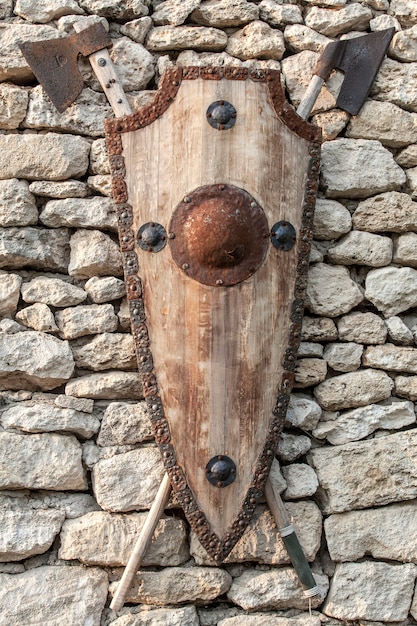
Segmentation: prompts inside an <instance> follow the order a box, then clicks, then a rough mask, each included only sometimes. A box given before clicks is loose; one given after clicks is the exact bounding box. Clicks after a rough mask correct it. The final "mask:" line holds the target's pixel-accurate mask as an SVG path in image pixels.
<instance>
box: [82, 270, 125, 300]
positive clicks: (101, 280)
mask: <svg viewBox="0 0 417 626" xmlns="http://www.w3.org/2000/svg"><path fill="white" fill-rule="evenodd" d="M85 290H86V292H87V293H88V295H89V296H90V298H91V299H92V301H93V302H94V303H95V304H102V303H103V302H110V301H111V300H118V299H119V298H123V296H125V295H126V286H125V284H124V282H123V281H122V280H120V279H119V278H116V277H115V276H101V277H99V276H92V277H91V278H90V279H89V280H87V282H86V283H85Z"/></svg>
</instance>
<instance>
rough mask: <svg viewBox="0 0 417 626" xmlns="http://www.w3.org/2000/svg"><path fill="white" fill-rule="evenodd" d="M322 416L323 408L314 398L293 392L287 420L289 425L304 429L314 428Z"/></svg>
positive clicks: (286, 416)
mask: <svg viewBox="0 0 417 626" xmlns="http://www.w3.org/2000/svg"><path fill="white" fill-rule="evenodd" d="M320 417H321V408H320V406H319V405H318V404H317V402H315V401H314V400H313V399H312V398H308V397H304V396H300V395H297V394H294V393H292V394H291V395H290V401H289V404H288V409H287V413H286V415H285V421H286V423H287V424H288V425H290V426H294V427H295V428H300V429H302V430H312V429H313V428H315V426H316V425H317V423H318V421H319V420H320Z"/></svg>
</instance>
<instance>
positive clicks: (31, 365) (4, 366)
mask: <svg viewBox="0 0 417 626" xmlns="http://www.w3.org/2000/svg"><path fill="white" fill-rule="evenodd" d="M73 371H74V359H73V356H72V352H71V349H70V347H69V344H68V342H67V341H61V340H60V339H57V338H56V337H52V336H51V335H47V334H45V333H41V332H37V331H32V330H28V331H26V332H24V333H16V334H14V335H7V334H5V333H0V389H22V388H24V389H29V390H39V389H43V390H48V389H55V387H59V386H60V385H62V384H63V383H65V382H66V381H67V380H68V379H69V378H71V376H72V373H73Z"/></svg>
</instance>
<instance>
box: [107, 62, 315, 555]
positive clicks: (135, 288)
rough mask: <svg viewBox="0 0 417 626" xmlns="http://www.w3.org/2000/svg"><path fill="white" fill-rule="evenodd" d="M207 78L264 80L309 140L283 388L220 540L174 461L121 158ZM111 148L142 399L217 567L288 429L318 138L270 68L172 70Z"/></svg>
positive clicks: (110, 131) (118, 127)
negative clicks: (132, 140)
mask: <svg viewBox="0 0 417 626" xmlns="http://www.w3.org/2000/svg"><path fill="white" fill-rule="evenodd" d="M199 76H200V77H201V78H204V79H206V80H221V79H222V78H227V79H231V80H246V79H247V78H250V79H252V80H256V81H266V82H267V84H268V87H269V93H270V97H271V102H272V103H273V106H274V109H275V111H276V113H277V114H278V115H279V116H280V117H282V119H283V120H284V121H285V123H286V125H287V126H289V128H290V129H291V130H293V131H294V132H296V133H297V134H298V135H300V136H301V137H303V138H305V139H307V140H308V141H309V142H310V146H309V154H310V169H309V172H308V178H307V182H306V185H305V190H304V199H303V207H302V210H303V219H302V227H301V230H300V234H299V237H298V244H297V251H298V265H297V278H296V282H295V290H294V297H293V303H292V308H291V327H290V341H289V344H288V348H287V350H286V352H285V356H284V363H283V367H284V372H283V374H282V379H281V384H280V386H279V392H278V397H277V399H276V403H275V406H274V407H273V411H272V414H273V419H272V421H271V424H270V428H269V431H268V433H267V437H266V439H265V442H264V446H263V450H262V453H261V454H260V456H259V458H258V462H257V464H256V468H255V471H254V474H253V479H252V482H251V484H250V486H249V489H248V491H247V493H246V494H245V496H244V500H243V503H242V506H241V509H240V512H239V514H238V516H237V517H236V519H235V520H234V522H233V523H232V524H231V526H230V527H229V529H228V531H227V533H226V535H225V536H224V538H223V539H220V538H219V537H218V536H217V535H216V534H215V533H214V532H213V531H212V529H211V527H210V524H209V522H208V520H207V518H206V516H205V515H204V513H203V512H202V511H200V510H199V508H198V503H197V500H196V498H195V497H194V494H193V492H192V491H191V489H190V488H189V486H188V484H187V481H186V478H185V475H184V472H183V470H182V469H181V467H180V466H179V465H178V464H177V462H176V456H175V451H174V448H173V446H172V444H171V436H170V429H169V423H168V420H167V418H166V416H165V412H164V408H163V405H162V400H161V396H160V394H159V390H158V383H157V380H156V375H155V371H154V367H153V357H152V353H151V349H150V340H149V335H148V329H147V325H146V315H145V307H144V298H143V287H142V281H141V279H140V277H139V276H138V275H137V273H138V269H139V264H138V258H137V255H136V252H135V251H134V243H135V236H134V232H133V230H132V225H133V207H132V206H131V205H130V204H129V202H128V194H127V187H126V183H125V181H124V175H125V162H124V157H123V155H122V139H121V133H123V132H129V131H133V130H137V129H138V128H142V127H143V126H146V125H147V124H151V123H152V122H153V121H154V120H155V119H157V118H158V117H159V116H161V115H162V114H163V112H164V111H165V110H166V109H167V108H168V107H169V105H170V103H171V102H172V101H173V99H174V98H175V95H176V93H177V91H178V89H179V86H180V83H181V79H186V80H193V79H196V78H198V77H199ZM105 128H106V143H107V150H108V154H109V159H110V165H111V171H112V180H113V197H114V202H115V204H116V211H117V217H118V225H119V239H120V248H121V252H122V257H123V266H124V272H125V281H126V287H127V297H128V301H129V310H130V317H131V324H132V333H133V337H134V342H135V347H136V356H137V361H138V370H139V375H140V378H141V381H142V387H143V394H144V397H145V399H146V402H147V406H148V413H149V416H150V419H151V423H152V427H153V432H154V435H155V440H156V442H157V444H158V446H159V449H160V452H161V456H162V459H163V463H164V466H165V469H166V471H167V473H168V475H169V477H170V480H171V484H172V488H173V491H174V492H175V494H176V498H177V500H178V502H179V503H180V505H181V506H182V508H183V510H184V513H185V515H186V517H187V519H188V522H189V523H190V526H191V528H192V529H193V531H194V532H195V533H196V535H197V537H198V539H199V541H200V543H201V544H202V545H203V547H204V548H205V549H206V551H207V552H208V554H209V555H210V556H211V557H212V558H213V559H214V560H215V562H216V563H217V564H220V563H222V562H223V561H224V559H225V558H226V557H227V555H228V554H229V553H230V551H231V550H232V549H233V547H234V546H235V544H236V543H237V541H238V540H239V539H240V537H241V536H242V534H243V533H244V531H245V530H246V528H247V526H248V524H249V522H250V520H251V518H252V515H253V512H254V510H255V507H256V505H257V504H258V502H259V500H260V499H261V497H262V495H263V491H264V487H265V483H266V480H267V478H268V475H269V471H270V468H271V464H272V461H273V459H274V456H275V454H276V450H277V447H278V441H279V438H280V435H281V432H282V429H283V425H284V421H285V414H286V411H287V407H288V402H289V398H290V393H291V389H292V387H293V382H294V368H295V362H296V358H297V352H298V348H299V344H300V337H301V323H302V317H303V307H304V298H305V290H306V285H307V271H308V263H309V253H310V242H311V238H312V228H313V216H314V206H315V198H316V194H317V187H318V176H319V167H320V139H321V132H320V129H319V128H316V127H314V126H312V125H311V124H309V123H308V122H305V121H304V120H302V119H301V118H300V117H299V116H298V115H297V114H296V113H295V111H294V109H293V108H292V107H291V106H290V105H289V104H288V103H287V102H286V100H285V97H284V95H283V93H282V89H281V86H280V73H279V72H277V71H273V70H266V71H260V70H251V71H249V70H248V69H247V68H212V67H209V68H198V67H190V68H184V69H182V68H178V67H176V68H173V69H170V70H168V71H167V72H166V73H165V75H164V78H163V80H162V83H161V86H160V89H159V90H158V91H157V92H156V95H155V98H154V99H153V101H152V102H151V103H150V104H148V105H145V106H144V107H142V108H141V109H139V110H138V111H136V112H135V113H133V114H132V115H129V116H125V117H123V118H119V119H110V120H106V123H105Z"/></svg>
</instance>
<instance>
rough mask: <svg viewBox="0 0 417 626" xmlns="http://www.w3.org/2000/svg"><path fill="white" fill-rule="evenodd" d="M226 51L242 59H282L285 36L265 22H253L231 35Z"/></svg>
mask: <svg viewBox="0 0 417 626" xmlns="http://www.w3.org/2000/svg"><path fill="white" fill-rule="evenodd" d="M226 52H227V53H228V54H231V55H232V56H234V57H237V58H238V59H241V60H242V61H245V60H247V59H275V60H276V61H280V60H281V59H282V56H283V54H284V52H285V44H284V36H283V34H282V33H281V32H280V31H279V30H274V29H273V28H271V27H270V26H268V24H265V22H261V21H255V22H251V23H250V24H248V25H247V26H244V27H243V28H242V30H238V31H237V32H236V33H234V34H233V35H231V36H230V37H229V39H228V42H227V47H226Z"/></svg>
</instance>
